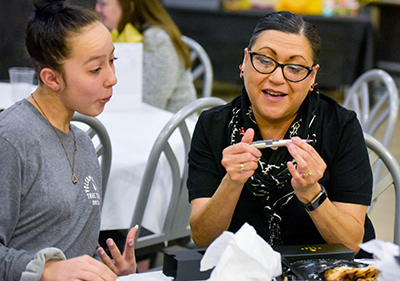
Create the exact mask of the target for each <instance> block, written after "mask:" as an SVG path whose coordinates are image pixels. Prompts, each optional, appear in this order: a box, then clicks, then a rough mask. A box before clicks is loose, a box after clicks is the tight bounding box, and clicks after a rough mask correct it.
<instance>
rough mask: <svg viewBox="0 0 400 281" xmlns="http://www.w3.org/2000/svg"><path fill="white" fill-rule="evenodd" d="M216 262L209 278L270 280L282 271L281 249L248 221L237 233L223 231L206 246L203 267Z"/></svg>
mask: <svg viewBox="0 0 400 281" xmlns="http://www.w3.org/2000/svg"><path fill="white" fill-rule="evenodd" d="M214 266H215V268H214V270H213V271H212V272H211V276H210V278H209V279H208V280H210V281H225V280H226V281H239V280H243V281H251V280H253V281H256V280H263V281H267V280H272V278H274V277H277V276H279V275H281V274H282V266H281V255H280V253H278V252H275V251H274V250H273V249H272V247H271V246H270V245H269V244H268V243H267V242H265V241H264V239H262V238H261V237H260V236H259V235H258V234H257V233H256V231H255V229H254V228H253V227H252V226H250V225H249V224H247V223H245V224H244V225H243V226H242V227H241V228H240V229H239V231H237V232H236V233H235V234H233V233H232V232H228V231H224V232H223V233H222V234H221V235H220V236H219V237H218V238H217V239H216V240H215V241H214V242H213V243H211V245H210V246H209V247H208V248H207V250H206V252H205V254H204V256H203V258H202V260H201V262H200V270H201V271H205V270H208V269H211V268H213V267H214Z"/></svg>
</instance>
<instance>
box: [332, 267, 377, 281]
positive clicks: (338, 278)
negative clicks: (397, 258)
mask: <svg viewBox="0 0 400 281" xmlns="http://www.w3.org/2000/svg"><path fill="white" fill-rule="evenodd" d="M376 276H377V270H376V267H375V266H373V265H370V266H367V267H361V268H356V267H347V266H339V267H334V268H332V269H328V270H326V271H325V279H326V281H376Z"/></svg>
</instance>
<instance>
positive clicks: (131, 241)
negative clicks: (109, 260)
mask: <svg viewBox="0 0 400 281" xmlns="http://www.w3.org/2000/svg"><path fill="white" fill-rule="evenodd" d="M128 245H129V246H131V247H132V246H133V239H131V240H129V242H128Z"/></svg>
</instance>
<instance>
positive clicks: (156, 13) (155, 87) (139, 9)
mask: <svg viewBox="0 0 400 281" xmlns="http://www.w3.org/2000/svg"><path fill="white" fill-rule="evenodd" d="M95 9H96V11H97V12H98V13H99V14H100V15H101V16H102V19H103V23H104V24H105V25H106V26H107V27H108V29H110V30H111V32H112V33H113V34H114V38H115V39H114V42H127V41H128V38H137V39H136V40H137V41H139V40H140V37H139V36H138V34H137V31H138V32H139V33H140V34H141V35H142V36H143V101H144V102H145V103H148V104H150V105H153V106H156V107H159V108H162V109H166V110H168V111H171V112H177V111H178V110H179V109H180V108H182V107H183V106H185V105H186V104H188V103H190V102H191V101H193V100H195V99H196V90H195V88H194V84H193V78H192V75H191V71H190V68H191V60H190V52H189V49H188V47H187V46H186V45H185V43H184V42H183V41H182V39H181V33H180V31H179V30H178V28H177V26H176V25H175V23H174V22H173V21H172V19H171V18H170V16H169V15H168V14H167V12H166V11H165V10H164V8H163V7H162V5H161V3H160V1H159V0H97V2H96V7H95ZM134 41H135V39H131V40H129V41H128V42H134Z"/></svg>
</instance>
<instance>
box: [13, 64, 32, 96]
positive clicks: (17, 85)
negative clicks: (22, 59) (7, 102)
mask: <svg viewBox="0 0 400 281" xmlns="http://www.w3.org/2000/svg"><path fill="white" fill-rule="evenodd" d="M8 74H9V76H10V83H11V96H12V100H13V101H14V102H16V101H19V100H21V99H23V98H26V97H27V96H29V94H30V93H31V91H32V86H33V78H34V77H35V70H34V69H33V68H30V67H11V68H9V69H8Z"/></svg>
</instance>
